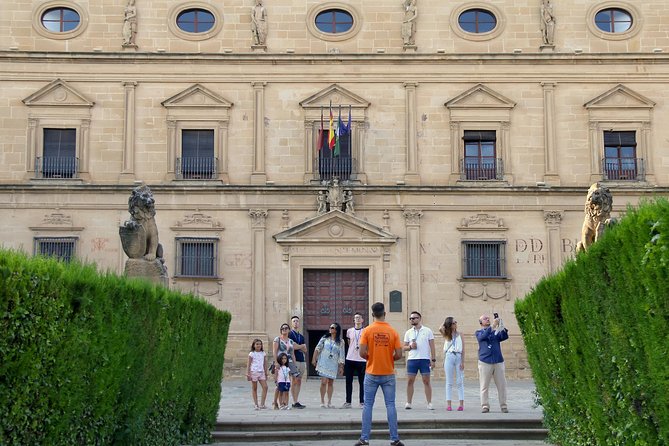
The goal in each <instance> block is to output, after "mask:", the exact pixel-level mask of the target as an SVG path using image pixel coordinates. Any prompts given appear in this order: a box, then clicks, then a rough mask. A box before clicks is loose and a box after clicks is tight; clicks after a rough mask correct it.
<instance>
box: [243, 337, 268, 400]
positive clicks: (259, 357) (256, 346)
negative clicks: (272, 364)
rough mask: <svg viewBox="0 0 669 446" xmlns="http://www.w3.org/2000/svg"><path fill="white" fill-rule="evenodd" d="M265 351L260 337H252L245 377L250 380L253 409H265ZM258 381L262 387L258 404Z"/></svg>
mask: <svg viewBox="0 0 669 446" xmlns="http://www.w3.org/2000/svg"><path fill="white" fill-rule="evenodd" d="M265 357H266V353H265V350H264V349H263V344H262V341H261V340H260V339H254V340H253V342H252V343H251V351H250V352H249V360H248V362H247V364H246V379H247V380H248V381H250V382H251V398H253V404H254V405H255V409H256V410H259V409H266V407H265V401H266V399H267V361H265ZM258 383H260V387H261V388H262V397H261V401H262V403H261V404H260V405H259V404H258Z"/></svg>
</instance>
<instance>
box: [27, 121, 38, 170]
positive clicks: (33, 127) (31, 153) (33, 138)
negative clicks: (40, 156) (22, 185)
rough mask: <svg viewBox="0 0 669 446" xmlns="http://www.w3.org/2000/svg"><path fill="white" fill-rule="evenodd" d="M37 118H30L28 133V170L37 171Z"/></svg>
mask: <svg viewBox="0 0 669 446" xmlns="http://www.w3.org/2000/svg"><path fill="white" fill-rule="evenodd" d="M37 139H38V138H37V119H36V118H28V133H27V135H26V147H27V148H28V153H26V171H28V172H33V171H35V158H36V157H37Z"/></svg>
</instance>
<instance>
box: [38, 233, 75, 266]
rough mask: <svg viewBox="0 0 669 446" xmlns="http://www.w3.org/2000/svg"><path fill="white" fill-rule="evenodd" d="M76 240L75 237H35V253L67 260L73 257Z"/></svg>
mask: <svg viewBox="0 0 669 446" xmlns="http://www.w3.org/2000/svg"><path fill="white" fill-rule="evenodd" d="M76 242H77V238H76V237H35V250H34V251H35V255H41V256H50V257H56V258H57V259H58V260H61V261H63V262H69V261H71V260H72V259H73V258H74V255H75V252H76V251H75V248H76Z"/></svg>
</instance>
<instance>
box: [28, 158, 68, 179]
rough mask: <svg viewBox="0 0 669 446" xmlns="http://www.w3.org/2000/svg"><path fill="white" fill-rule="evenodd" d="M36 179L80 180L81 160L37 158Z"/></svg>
mask: <svg viewBox="0 0 669 446" xmlns="http://www.w3.org/2000/svg"><path fill="white" fill-rule="evenodd" d="M35 177H36V178H78V177H79V158H75V157H68V156H44V157H37V158H35Z"/></svg>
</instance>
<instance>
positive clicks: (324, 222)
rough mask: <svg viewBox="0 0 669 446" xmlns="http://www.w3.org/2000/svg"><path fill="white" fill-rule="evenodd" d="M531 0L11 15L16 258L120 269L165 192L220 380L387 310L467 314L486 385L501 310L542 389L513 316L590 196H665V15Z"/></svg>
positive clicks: (180, 282) (83, 0)
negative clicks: (600, 188)
mask: <svg viewBox="0 0 669 446" xmlns="http://www.w3.org/2000/svg"><path fill="white" fill-rule="evenodd" d="M407 3H411V4H413V5H414V6H413V7H415V11H407V6H406V4H407ZM521 3H523V4H522V5H520V4H519V2H514V1H510V0H492V1H486V2H482V1H468V0H463V1H449V2H427V1H425V0H418V1H417V2H401V1H400V0H374V1H364V0H340V1H326V2H322V1H318V0H265V1H260V2H256V1H251V0H243V1H238V2H220V1H213V0H197V1H191V0H178V1H173V0H170V1H168V0H137V1H136V2H135V1H134V0H127V1H126V0H46V1H45V0H14V1H11V2H2V5H1V6H0V12H1V14H0V124H1V128H2V134H3V138H2V140H0V148H1V150H0V161H1V162H0V197H1V198H0V208H1V209H0V222H1V223H2V226H3V228H4V230H3V231H2V234H1V235H0V243H1V244H2V246H4V247H6V248H14V249H21V250H24V251H26V252H29V253H39V252H42V253H53V254H57V255H61V256H64V257H72V256H74V257H77V258H80V259H83V260H84V261H89V262H95V263H97V264H98V265H99V267H100V268H101V269H111V270H114V271H118V272H121V271H122V270H123V265H124V262H125V257H124V253H123V250H122V249H121V246H120V240H119V237H118V227H119V226H120V225H121V224H122V223H123V221H124V220H126V219H128V213H127V199H128V196H129V193H130V191H131V190H132V188H133V187H135V186H136V185H137V184H141V183H145V184H148V185H149V186H150V187H151V190H152V191H153V193H154V196H155V199H156V208H157V215H156V219H157V223H158V227H159V232H160V238H161V242H162V244H163V246H164V250H165V258H166V259H167V266H168V269H169V275H170V286H171V287H173V288H177V289H182V290H185V291H190V292H193V293H195V294H197V295H199V296H202V297H203V298H204V299H206V300H207V301H209V302H211V303H212V304H214V305H215V306H216V307H218V308H221V309H225V310H228V311H230V312H231V313H232V315H233V319H232V326H231V330H230V338H229V347H228V349H227V353H226V355H227V356H228V357H227V358H226V373H228V374H234V373H238V372H239V368H240V367H243V366H244V365H245V361H246V356H247V351H248V348H249V346H250V344H251V340H252V339H254V338H256V337H259V338H262V339H264V340H267V341H268V342H269V341H270V340H271V339H272V338H273V337H274V336H276V335H278V333H279V326H280V324H281V323H282V322H284V321H287V320H288V319H289V318H290V316H292V315H294V314H298V315H300V316H301V317H302V320H303V325H304V330H305V332H306V333H307V335H308V338H309V343H310V345H311V346H312V348H313V346H314V345H315V342H316V341H317V339H318V336H320V334H321V333H323V332H324V330H325V329H326V327H327V326H328V324H329V323H330V322H332V321H337V322H340V323H341V324H342V325H344V326H348V325H351V324H352V319H353V313H354V312H355V311H362V312H363V313H364V314H365V315H366V320H367V321H368V320H369V306H370V304H371V303H373V302H375V301H383V302H385V303H386V305H387V309H388V318H387V319H388V320H389V322H390V323H391V324H392V325H393V326H394V327H395V328H396V329H397V330H398V331H400V332H403V331H404V330H406V329H407V328H408V326H409V325H408V315H409V313H410V312H411V311H413V310H418V311H420V312H421V313H422V314H423V317H424V323H425V325H427V326H429V327H431V328H432V329H433V330H434V331H435V332H437V329H438V328H439V326H440V325H441V323H442V322H443V320H444V318H445V317H446V316H449V315H452V316H454V317H456V318H457V320H459V322H460V324H459V325H460V329H461V330H462V331H464V333H465V334H466V335H467V336H466V341H467V349H468V350H469V354H468V355H467V356H468V357H467V369H466V370H467V374H468V375H470V376H474V375H475V374H476V368H475V359H476V358H475V354H474V351H475V349H476V343H475V339H474V338H473V336H472V335H471V334H473V332H474V331H475V330H476V329H477V328H478V322H477V321H478V316H479V315H480V314H481V313H484V312H487V313H491V312H493V311H494V312H498V313H500V315H501V316H502V317H503V318H504V320H505V322H506V325H507V326H508V327H509V328H510V333H511V338H510V342H506V343H505V345H504V349H505V351H504V352H505V355H506V359H507V370H508V371H509V372H508V373H509V376H511V377H526V376H529V371H528V369H527V364H526V359H525V352H524V347H523V343H522V339H521V337H520V334H519V332H518V326H517V324H516V322H515V320H514V316H513V304H514V301H515V300H516V299H518V298H520V297H522V296H523V295H524V294H525V293H526V292H528V291H529V290H530V289H531V287H532V286H533V284H535V283H536V282H537V281H538V280H539V279H540V278H541V277H543V276H545V275H547V274H550V273H552V272H554V271H556V270H557V269H559V268H560V266H561V264H562V263H563V262H564V261H565V260H566V259H568V258H570V257H571V256H573V252H574V247H575V245H576V242H577V241H578V238H579V234H580V227H581V224H582V220H583V201H584V198H585V193H586V191H587V189H588V187H589V185H590V184H591V183H593V182H596V181H600V182H603V183H604V184H606V186H607V187H609V188H610V189H611V191H612V193H613V196H614V215H616V216H617V215H619V214H620V213H621V212H624V210H625V208H626V206H627V204H636V203H637V202H638V201H639V200H640V199H642V198H643V197H651V196H654V195H657V194H662V195H666V194H667V192H668V191H669V188H668V186H669V155H667V152H666V151H665V150H664V148H665V146H666V145H667V141H669V127H667V126H666V125H665V123H666V121H667V120H668V119H669V108H668V105H667V104H668V99H669V88H667V86H668V84H669V57H668V53H669V4H668V3H667V2H666V1H664V0H648V1H644V2H630V1H617V0H613V1H598V0H589V1H587V2H584V1H581V0H564V1H560V2H559V3H558V2H555V4H553V2H552V1H550V0H532V1H528V2H521ZM259 7H260V8H263V9H262V10H260V9H256V8H259ZM407 17H408V18H407ZM407 23H409V24H408V25H407ZM257 30H260V31H257ZM258 33H259V34H258ZM330 113H332V115H333V121H334V125H333V130H332V133H335V132H336V130H335V129H336V128H337V123H338V122H339V120H340V116H341V123H342V125H341V126H340V129H341V130H340V135H339V141H340V146H339V152H338V154H337V155H336V156H335V152H336V150H335V148H336V147H334V146H333V147H332V148H331V147H330V145H329V139H330V138H329V135H330ZM321 129H323V131H322V132H321ZM335 179H336V180H337V181H336V182H335V181H334V180H335ZM337 183H338V184H337ZM437 345H438V346H440V345H441V342H440V341H439V340H438V341H437ZM266 346H269V343H268V344H266ZM440 358H441V355H440Z"/></svg>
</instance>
